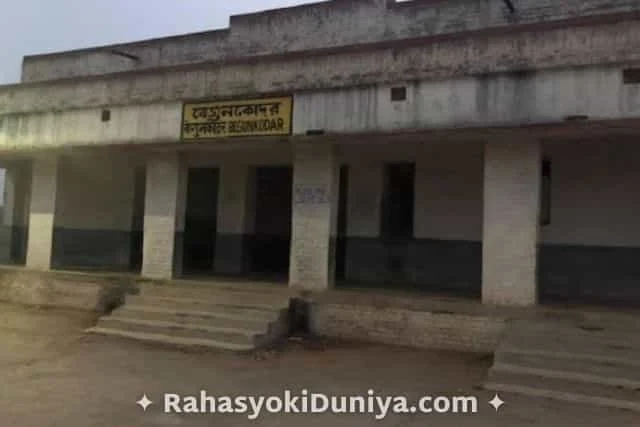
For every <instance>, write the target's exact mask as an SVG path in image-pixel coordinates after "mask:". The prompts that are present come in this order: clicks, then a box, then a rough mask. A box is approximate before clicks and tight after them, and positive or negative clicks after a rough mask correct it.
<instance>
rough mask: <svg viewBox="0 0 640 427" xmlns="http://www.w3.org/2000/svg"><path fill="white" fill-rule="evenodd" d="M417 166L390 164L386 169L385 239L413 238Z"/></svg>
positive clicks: (383, 229)
mask: <svg viewBox="0 0 640 427" xmlns="http://www.w3.org/2000/svg"><path fill="white" fill-rule="evenodd" d="M414 190H415V164H414V163H389V164H386V165H385V169H384V188H383V193H382V218H381V224H380V235H381V236H382V238H384V239H411V238H412V237H413V205H414V198H415V194H414Z"/></svg>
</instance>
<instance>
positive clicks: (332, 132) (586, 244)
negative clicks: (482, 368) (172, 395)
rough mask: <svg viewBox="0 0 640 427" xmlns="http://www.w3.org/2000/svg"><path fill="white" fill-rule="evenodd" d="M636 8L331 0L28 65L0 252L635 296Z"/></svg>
mask: <svg viewBox="0 0 640 427" xmlns="http://www.w3.org/2000/svg"><path fill="white" fill-rule="evenodd" d="M638 141H640V1H612V0H589V1H578V0H565V1H553V0H519V1H516V2H504V1H500V0H447V1H432V0H430V1H427V0H412V1H403V2H396V1H390V0H332V1H325V2H322V3H317V4H311V5H305V6H298V7H292V8H285V9H278V10H270V11H265V12H259V13H254V14H248V15H240V16H233V17H231V21H230V26H229V28H228V29H224V30H218V31H211V32H204V33H196V34H187V35H184V36H176V37H168V38H162V39H154V40H146V41H140V42H134V43H128V44H121V45H116V46H105V47H99V48H91V49H82V50H77V51H70V52H62V53H55V54H46V55H37V56H29V57H25V58H24V62H23V70H22V81H21V82H20V83H19V84H14V85H6V86H2V87H0V161H1V163H2V166H3V167H4V168H5V169H6V189H5V205H6V208H5V213H4V218H3V222H4V224H3V227H2V230H1V233H0V238H1V242H0V258H1V259H2V260H3V261H4V262H6V263H13V264H18V265H25V266H26V267H27V268H32V269H40V270H49V269H101V270H107V271H132V272H139V273H140V274H141V275H142V276H144V277H149V278H154V279H172V278H176V277H215V276H239V277H256V276H259V277H268V278H273V279H278V280H287V281H288V283H289V284H290V286H292V287H295V288H299V289H304V290H311V291H323V290H326V289H329V288H331V287H333V286H375V287H379V288H383V289H395V288H399V289H407V288H408V289H414V290H420V291H424V292H438V293H444V294H451V295H465V296H469V297H473V298H478V299H482V301H483V302H485V303H487V304H498V305H519V306H523V305H524V306H527V305H535V304H537V303H539V302H544V301H563V302H570V303H573V302H575V303H578V302H596V303H606V304H608V303H624V304H633V305H640V263H639V262H637V258H636V257H639V258H640V224H639V223H638V221H637V220H636V215H637V214H638V212H640V196H639V195H638V194H637V190H636V189H637V188H638V185H640V168H638V166H637V165H638V164H640V144H638Z"/></svg>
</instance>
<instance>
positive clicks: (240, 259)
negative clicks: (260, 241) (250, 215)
mask: <svg viewBox="0 0 640 427" xmlns="http://www.w3.org/2000/svg"><path fill="white" fill-rule="evenodd" d="M248 188H249V167H248V166H247V165H243V164H236V163H224V164H223V165H222V166H221V168H220V186H219V191H218V219H217V221H218V224H217V235H216V255H215V270H216V273H219V274H242V273H243V272H244V270H245V268H244V260H245V242H246V230H245V227H246V224H247V201H248V200H247V196H248Z"/></svg>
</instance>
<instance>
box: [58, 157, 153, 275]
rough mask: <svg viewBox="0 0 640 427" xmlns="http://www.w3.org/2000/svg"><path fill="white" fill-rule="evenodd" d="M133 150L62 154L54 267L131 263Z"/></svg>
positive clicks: (136, 161) (123, 265)
mask: <svg viewBox="0 0 640 427" xmlns="http://www.w3.org/2000/svg"><path fill="white" fill-rule="evenodd" d="M139 164H141V162H140V160H139V159H137V158H136V157H135V156H127V155H122V154H102V155H99V154H98V155H84V156H65V157H62V158H61V164H60V172H59V178H58V193H57V200H56V215H55V223H54V248H53V255H52V256H53V260H52V263H53V265H54V267H104V268H111V269H128V268H129V266H130V264H131V262H132V261H131V257H132V245H133V240H134V239H135V235H134V232H135V231H136V230H133V228H132V223H133V206H134V194H135V181H134V180H135V168H136V166H138V165H139Z"/></svg>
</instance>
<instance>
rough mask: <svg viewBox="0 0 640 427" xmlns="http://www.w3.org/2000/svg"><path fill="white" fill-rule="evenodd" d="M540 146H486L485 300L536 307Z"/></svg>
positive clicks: (498, 143) (533, 143)
mask: <svg viewBox="0 0 640 427" xmlns="http://www.w3.org/2000/svg"><path fill="white" fill-rule="evenodd" d="M541 162H542V155H541V145H540V143H539V142H538V141H495V142H489V143H487V144H486V145H485V168H484V226H483V234H484V236H483V250H482V257H483V268H482V270H483V271H482V300H483V302H484V303H486V304H496V305H512V306H529V305H535V304H536V303H537V299H538V298H537V284H536V281H537V280H536V269H537V247H538V234H539V215H540V183H541Z"/></svg>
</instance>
